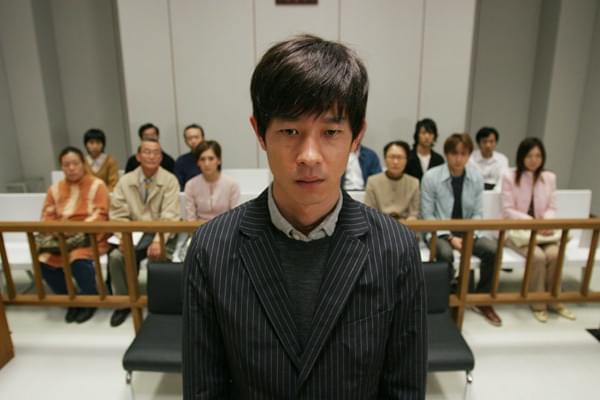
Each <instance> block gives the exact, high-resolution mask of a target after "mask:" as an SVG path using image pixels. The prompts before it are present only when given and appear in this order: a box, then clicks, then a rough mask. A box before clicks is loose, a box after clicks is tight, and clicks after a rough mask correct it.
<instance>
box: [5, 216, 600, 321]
mask: <svg viewBox="0 0 600 400" xmlns="http://www.w3.org/2000/svg"><path fill="white" fill-rule="evenodd" d="M203 223H204V221H193V222H187V221H180V222H172V221H151V222H140V221H136V222H125V221H106V222H94V223H89V222H71V221H60V222H31V221H27V222H0V260H1V261H2V265H3V270H4V276H5V278H7V279H6V284H7V288H8V290H7V294H6V295H3V301H4V302H5V303H6V304H21V305H53V306H65V305H69V306H80V307H81V306H86V307H108V308H123V307H129V308H131V309H132V313H133V321H134V327H135V328H136V330H137V329H139V326H140V325H141V318H142V313H141V309H142V307H144V306H145V305H146V303H147V298H146V296H143V295H140V291H139V285H138V279H137V268H136V266H135V250H134V245H133V240H132V233H134V232H153V233H158V234H159V238H160V244H161V256H162V255H164V254H165V252H164V250H165V249H164V247H165V236H164V235H165V234H167V233H190V232H193V231H194V230H196V229H197V228H198V227H199V226H200V225H202V224H203ZM406 225H407V226H408V227H409V228H410V229H412V230H413V231H415V232H433V233H434V235H433V236H432V240H431V241H430V243H429V245H430V250H431V253H430V254H431V258H432V260H433V259H435V232H437V231H443V230H451V231H459V232H460V231H462V232H465V236H464V241H463V248H462V254H461V261H460V270H459V285H458V291H457V293H456V294H452V295H451V296H450V305H451V307H453V308H454V315H455V318H456V322H457V324H458V326H459V327H460V326H461V325H462V321H463V317H464V311H465V308H466V307H467V306H470V305H482V304H507V303H511V304H531V303H534V302H557V301H562V302H592V301H593V302H600V292H596V291H591V290H590V287H589V286H590V281H591V277H592V272H593V267H594V261H595V255H596V247H597V246H598V243H599V240H600V218H588V219H548V220H443V221H440V220H427V221H424V220H410V221H407V222H406ZM511 229H529V230H531V232H532V233H531V236H530V240H529V244H528V250H527V257H526V263H525V272H524V277H523V281H522V285H521V289H520V291H519V292H516V293H499V292H498V284H499V279H500V277H499V276H500V270H501V268H502V259H503V251H504V247H503V246H502V244H503V243H504V241H505V239H506V238H507V231H508V230H511ZM549 229H560V230H562V235H561V240H560V242H559V255H558V260H557V268H556V271H555V278H556V283H555V284H554V286H553V287H552V288H550V290H549V292H544V293H530V292H529V290H528V286H529V280H530V276H531V271H532V260H533V254H534V250H535V246H536V238H537V232H538V231H541V230H549ZM573 229H583V230H592V231H593V235H592V240H591V247H590V249H589V253H588V259H587V261H586V263H585V271H584V277H583V281H582V284H581V288H580V290H579V291H577V292H561V290H560V283H561V282H560V281H561V278H562V266H563V264H564V259H565V253H566V244H567V239H568V234H569V231H570V230H573ZM476 231H498V232H499V246H498V252H497V255H496V265H495V270H494V275H493V283H492V290H491V292H490V293H469V292H468V285H469V279H470V277H469V275H470V268H471V266H470V259H471V256H472V252H473V245H474V239H475V233H476ZM7 232H24V233H25V234H26V235H27V238H28V242H29V248H30V253H31V256H32V266H33V270H34V282H35V287H36V294H33V295H32V294H17V293H16V291H15V288H14V283H13V282H12V275H11V273H10V260H9V259H8V257H7V255H6V249H5V246H6V243H5V241H4V240H3V237H2V235H3V234H4V233H7ZM38 232H41V233H59V242H60V247H61V249H62V252H63V254H64V253H66V244H65V240H64V237H65V235H68V234H71V233H77V232H84V233H89V234H92V245H93V251H94V253H93V261H94V266H95V274H96V280H97V281H98V293H99V294H98V295H85V296H84V295H78V294H77V293H76V292H75V290H74V286H73V282H72V277H71V276H70V275H71V271H70V265H68V263H67V262H65V265H64V270H65V275H66V282H67V288H68V294H67V295H54V294H46V293H45V290H44V285H43V282H42V275H41V270H40V264H39V261H38V259H37V248H36V244H35V240H34V234H35V233H38ZM115 232H116V233H120V234H121V236H122V244H123V256H124V259H125V268H126V277H127V287H128V290H129V292H128V295H127V296H118V295H108V294H107V290H106V287H105V286H104V283H103V279H102V272H101V269H100V265H99V258H100V257H99V253H98V241H97V240H96V238H95V235H96V234H103V233H115ZM63 258H64V259H65V260H66V258H65V257H63Z"/></svg>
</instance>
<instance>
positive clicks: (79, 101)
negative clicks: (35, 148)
mask: <svg viewBox="0 0 600 400" xmlns="http://www.w3.org/2000/svg"><path fill="white" fill-rule="evenodd" d="M50 5H51V11H52V20H53V21H54V37H55V41H56V54H57V60H58V62H57V65H58V69H59V72H60V84H61V88H62V96H63V99H64V115H65V126H66V132H68V141H69V143H70V144H72V145H75V146H77V147H79V148H82V149H83V134H84V132H85V131H86V130H88V129H89V128H92V127H94V128H100V129H102V130H103V131H104V132H105V133H106V135H107V146H106V152H107V153H109V154H111V155H112V156H113V157H115V158H116V159H117V161H119V164H120V165H121V166H124V165H125V161H126V158H127V156H129V140H126V138H127V137H128V135H126V132H127V130H128V128H127V126H126V123H125V115H124V112H123V107H124V104H123V102H122V97H123V94H122V93H121V86H120V85H121V84H120V71H119V61H118V58H117V42H116V40H117V38H116V36H115V21H114V16H113V11H114V10H113V3H112V2H111V1H97V0H78V1H71V0H52V1H51V3H50Z"/></svg>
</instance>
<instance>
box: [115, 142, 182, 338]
mask: <svg viewBox="0 0 600 400" xmlns="http://www.w3.org/2000/svg"><path fill="white" fill-rule="evenodd" d="M137 159H138V162H139V163H140V166H139V167H137V168H136V169H134V170H133V171H132V172H129V173H127V174H125V175H123V176H122V177H121V179H119V182H118V183H117V186H116V187H115V191H114V192H113V197H112V202H111V205H110V219H111V220H115V221H179V220H180V219H181V211H180V210H181V206H180V203H179V182H177V178H175V175H173V174H171V173H169V172H167V171H166V170H164V169H163V168H162V167H161V166H160V163H161V161H162V152H161V149H160V143H158V141H156V140H151V139H143V140H142V143H141V144H140V146H139V147H138V152H137ZM168 238H169V235H165V239H168ZM170 244H174V243H173V240H171V241H170V243H169V245H170ZM160 256H161V248H160V237H159V235H158V234H156V235H155V234H153V233H146V234H144V236H142V238H141V239H140V240H139V242H138V243H137V244H136V246H135V258H136V264H137V268H138V270H139V263H140V261H141V260H143V259H144V258H146V257H148V258H151V259H158V258H159V257H160ZM108 268H109V271H110V276H111V280H112V286H113V293H114V294H127V278H126V273H125V261H124V257H123V248H122V246H119V248H115V249H113V250H112V251H111V252H110V253H109V256H108ZM129 312H130V309H128V308H127V309H121V310H115V312H114V313H113V315H112V317H111V319H110V324H111V326H118V325H121V324H122V323H123V321H124V320H125V319H126V318H127V316H128V315H129Z"/></svg>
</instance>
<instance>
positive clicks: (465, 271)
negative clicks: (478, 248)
mask: <svg viewBox="0 0 600 400" xmlns="http://www.w3.org/2000/svg"><path fill="white" fill-rule="evenodd" d="M474 236H475V235H474V233H473V230H472V229H471V230H468V231H466V232H465V236H463V241H462V251H461V254H460V272H459V274H458V279H459V281H458V307H457V308H456V311H455V314H454V317H455V321H456V325H457V326H458V328H459V329H461V328H462V324H463V320H464V316H465V307H466V299H467V293H468V290H469V277H470V275H471V255H473V242H474Z"/></svg>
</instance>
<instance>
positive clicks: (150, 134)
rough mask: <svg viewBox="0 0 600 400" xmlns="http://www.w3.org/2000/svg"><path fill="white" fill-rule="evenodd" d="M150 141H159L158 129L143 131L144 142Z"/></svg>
mask: <svg viewBox="0 0 600 400" xmlns="http://www.w3.org/2000/svg"><path fill="white" fill-rule="evenodd" d="M145 139H150V140H158V132H157V130H156V128H152V127H150V128H146V129H144V130H143V131H142V140H145Z"/></svg>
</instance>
